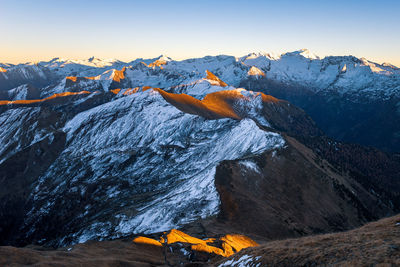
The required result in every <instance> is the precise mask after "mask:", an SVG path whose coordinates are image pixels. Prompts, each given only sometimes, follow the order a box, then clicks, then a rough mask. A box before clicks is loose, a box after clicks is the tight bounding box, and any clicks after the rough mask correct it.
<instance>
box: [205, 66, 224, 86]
mask: <svg viewBox="0 0 400 267" xmlns="http://www.w3.org/2000/svg"><path fill="white" fill-rule="evenodd" d="M206 73H207V77H206V80H208V81H209V82H210V83H211V84H212V85H218V86H221V87H227V86H228V85H227V84H226V83H225V82H223V81H222V80H221V79H220V78H218V77H217V76H215V75H214V74H213V73H212V72H211V71H208V70H206Z"/></svg>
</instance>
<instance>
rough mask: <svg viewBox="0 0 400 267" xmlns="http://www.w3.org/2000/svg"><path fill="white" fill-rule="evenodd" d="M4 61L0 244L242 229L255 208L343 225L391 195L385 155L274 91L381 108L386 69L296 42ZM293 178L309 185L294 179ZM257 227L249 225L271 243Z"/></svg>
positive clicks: (318, 225)
mask: <svg viewBox="0 0 400 267" xmlns="http://www.w3.org/2000/svg"><path fill="white" fill-rule="evenodd" d="M1 68H2V72H0V79H3V80H0V82H1V81H6V80H7V81H8V82H7V83H3V84H2V85H3V87H2V89H1V91H0V96H1V97H2V99H0V125H1V127H2V131H1V133H0V203H2V204H1V205H0V214H2V216H3V217H7V218H8V219H7V220H3V221H2V222H1V223H0V242H1V243H2V244H3V243H4V244H17V245H22V244H27V243H38V244H45V245H51V246H55V247H59V246H64V245H68V244H75V243H79V242H85V241H87V240H92V239H100V240H102V239H115V238H119V237H125V236H129V235H131V234H135V233H146V234H151V233H156V232H161V231H165V230H169V229H171V228H176V227H186V226H187V225H196V224H197V223H199V222H201V223H203V222H210V220H211V224H214V223H215V224H217V223H220V224H223V227H222V228H224V227H227V229H231V230H233V229H234V230H235V231H239V232H240V231H241V230H240V229H241V225H245V224H248V218H255V217H257V216H258V215H257V214H260V216H262V218H263V223H264V224H265V222H264V219H266V218H270V219H269V222H268V223H267V224H268V226H269V227H271V228H275V229H279V231H278V232H279V233H280V234H282V235H283V236H285V237H291V236H295V235H297V234H298V233H317V232H318V231H331V230H335V229H348V228H351V227H354V226H357V225H359V224H361V223H363V222H366V221H368V220H371V219H374V218H379V217H382V216H384V215H385V214H392V213H393V212H395V211H396V209H397V206H396V205H397V204H396V203H400V200H399V198H398V195H396V194H395V193H394V191H396V190H397V188H400V186H399V185H398V182H397V180H395V179H394V178H393V177H397V176H396V175H398V173H400V172H397V170H399V168H400V167H399V164H398V162H397V161H396V160H397V159H396V158H395V156H391V155H386V154H384V153H382V152H376V151H375V150H374V151H373V152H371V150H369V149H365V148H362V147H361V148H360V147H358V146H350V145H346V144H342V143H340V142H336V141H333V140H331V139H329V138H328V137H325V136H324V135H323V133H322V131H321V130H319V129H318V127H317V126H316V125H315V123H314V122H313V120H312V119H311V118H310V117H309V116H308V115H307V114H306V113H305V112H304V111H303V110H301V109H300V108H297V107H296V106H294V105H292V104H291V103H289V102H287V101H284V100H280V99H278V98H276V97H274V96H272V95H279V94H283V96H288V97H291V96H293V95H294V96H296V97H297V98H296V99H298V100H299V103H303V104H304V103H306V104H309V103H310V102H306V101H305V100H304V99H309V101H311V102H315V100H316V99H323V100H324V99H327V98H329V99H331V98H333V97H334V96H335V97H337V96H338V95H339V96H340V97H343V99H344V100H345V101H349V100H348V97H349V96H353V97H355V96H356V95H362V97H358V98H357V99H356V100H355V101H354V103H364V102H365V103H367V104H370V103H371V101H372V100H371V99H373V101H381V102H382V105H383V106H385V105H387V102H385V101H388V100H387V99H388V97H389V98H390V99H391V101H398V100H397V99H398V98H397V97H398V95H397V92H398V91H397V90H398V87H396V84H397V81H398V75H399V73H398V69H396V68H395V67H393V66H389V65H378V64H375V63H372V62H369V61H366V60H364V59H356V58H354V57H329V58H324V59H321V58H319V57H318V56H315V55H314V54H312V53H311V52H309V51H307V50H301V51H297V52H292V53H286V54H283V55H271V54H261V53H259V54H251V55H248V56H245V57H242V58H235V57H231V56H216V57H204V58H200V59H188V60H183V61H174V60H172V59H171V58H168V57H166V56H161V57H158V58H155V59H137V60H134V61H132V62H129V63H124V62H121V61H118V60H100V59H96V58H90V59H88V60H82V61H74V60H62V59H53V60H51V61H49V62H40V63H38V64H37V65H30V64H24V65H17V66H11V65H6V64H3V65H2V67H1ZM0 84H1V83H0ZM239 85H241V86H242V87H244V88H239ZM299 85H301V86H299ZM383 85H384V86H389V88H388V89H387V90H386V88H385V89H382V87H379V86H383ZM368 86H369V87H368ZM249 88H251V89H253V91H251V90H247V89H249ZM357 88H358V89H357ZM263 92H264V93H263ZM372 92H373V93H372ZM265 93H269V94H265ZM270 94H271V95H270ZM284 98H285V97H284ZM393 99H394V100H393ZM300 100H301V101H303V100H304V102H301V101H300ZM344 100H343V101H344ZM321 101H322V100H321ZM321 103H324V102H321ZM340 103H341V102H340ZM395 103H397V102H395ZM300 106H301V105H300ZM351 107H352V108H354V107H357V106H356V105H355V104H354V105H352V106H351ZM319 109H320V110H323V109H322V108H319ZM349 112H350V111H349ZM352 112H355V111H352ZM330 119H331V120H332V121H335V122H337V118H330ZM394 121H395V120H394ZM336 124H338V123H336ZM359 125H360V124H358V126H359ZM345 126H346V127H348V126H347V125H345ZM343 127H344V126H343ZM348 128H349V129H350V130H351V131H355V130H354V128H351V127H348ZM396 129H397V128H395V127H392V128H390V131H388V132H390V133H392V134H393V133H396ZM372 133H374V132H372ZM375 134H376V132H375ZM353 154H354V155H358V156H359V157H357V158H353V157H352V155H353ZM345 157H348V160H347V161H346V162H351V164H350V166H347V165H346V166H344V167H343V166H342V165H343V164H342V162H341V161H340V160H341V159H342V158H345ZM361 158H362V159H366V160H365V161H361V162H360V161H359V160H360V159H361ZM365 162H375V164H374V165H373V166H370V165H368V164H367V165H365V164H364V163H365ZM341 164H342V165H341ZM385 164H386V165H385ZM383 165H385V166H387V168H386V169H385V168H382V166H383ZM342 168H343V169H342ZM383 169H384V170H383ZM343 173H346V175H344V174H343ZM248 177H252V179H253V180H248ZM321 177H322V178H321ZM372 177H379V182H376V181H374V179H373V178H372ZM297 180H301V181H302V182H304V184H311V185H312V186H310V187H309V186H304V187H303V186H293V187H292V186H291V185H293V184H294V185H296V183H297V182H296V181H297ZM242 181H247V182H246V183H244V184H243V182H242ZM253 182H254V183H255V184H256V185H258V186H254V188H251V186H252V185H253ZM282 184H286V185H287V186H285V187H283V188H282ZM270 185H273V187H274V188H280V189H279V190H278V191H274V190H270ZM1 188H2V189H1ZM6 189H7V190H6ZM260 190H261V191H260ZM10 192H12V193H10ZM282 192H284V194H283V193H282ZM318 192H329V193H325V194H324V196H323V197H322V196H320V195H319V194H320V193H318ZM282 195H285V196H286V195H287V196H288V197H284V198H283V200H282V199H280V198H281V197H282ZM306 195H307V196H310V199H303V196H306ZM264 196H270V197H271V199H269V198H265V197H264ZM278 196H279V197H278ZM272 197H273V199H272ZM277 199H280V200H279V201H278V200H277ZM298 199H301V205H300V204H299V205H298V206H297V205H294V206H295V207H294V206H293V207H292V206H291V208H287V207H286V206H287V205H289V203H292V202H296V201H297V200H298ZM317 200H321V201H323V203H325V204H326V205H322V206H316V205H315V203H316V202H318V201H317ZM249 203H251V204H249ZM266 203H268V205H269V207H271V209H269V208H268V209H266V208H262V207H265V206H268V205H267V204H266ZM296 203H297V202H296ZM299 203H300V202H299ZM393 203H395V204H393ZM250 206H254V207H257V209H261V210H268V212H260V211H258V212H256V211H254V213H253V212H251V211H246V210H247V209H248V207H250ZM303 206H304V210H302V207H303ZM285 207H286V208H285ZM327 207H329V208H327ZM284 210H286V211H287V212H289V211H290V214H287V212H284ZM277 211H280V212H277ZM243 214H246V215H245V216H244V215H243ZM271 214H274V216H273V217H270V216H271ZM338 214H340V216H342V217H340V216H339V215H338ZM246 217H248V218H246ZM306 217H312V218H316V219H315V221H313V222H310V221H307V220H304V218H306ZM339 217H340V218H339ZM216 218H218V220H217V219H216ZM213 220H217V221H213ZM260 225H261V224H259V223H258V222H257V223H256V222H255V223H254V227H248V229H251V234H254V235H260V236H264V237H268V238H271V232H270V231H264V230H262V229H263V227H261V226H260ZM277 225H280V226H277ZM207 227H211V226H207ZM210 229H213V228H212V227H211V228H210ZM238 229H239V230H238ZM320 229H323V230H320Z"/></svg>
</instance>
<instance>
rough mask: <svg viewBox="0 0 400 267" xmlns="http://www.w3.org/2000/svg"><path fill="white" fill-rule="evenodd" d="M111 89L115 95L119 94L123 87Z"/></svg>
mask: <svg viewBox="0 0 400 267" xmlns="http://www.w3.org/2000/svg"><path fill="white" fill-rule="evenodd" d="M110 91H111V93H113V94H115V95H118V93H119V92H120V91H121V88H117V89H112V90H110Z"/></svg>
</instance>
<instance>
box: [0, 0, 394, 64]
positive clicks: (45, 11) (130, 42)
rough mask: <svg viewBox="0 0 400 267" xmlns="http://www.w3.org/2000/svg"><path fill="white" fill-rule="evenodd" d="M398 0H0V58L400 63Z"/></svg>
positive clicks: (7, 60)
mask: <svg viewBox="0 0 400 267" xmlns="http://www.w3.org/2000/svg"><path fill="white" fill-rule="evenodd" d="M399 11H400V1H395V0H382V1H372V0H371V1H370V0H364V1H359V0H357V1H356V0H347V1H344V0H339V1H335V2H332V1H316V0H308V1H290V0H282V1H279V3H277V1H267V0H264V1H261V0H254V1H252V2H251V3H250V4H249V2H248V1H242V0H238V1H233V0H232V1H226V0H220V1H215V0H214V1H209V0H202V1H179V0H171V1H166V0H165V1H160V0H153V1H147V2H146V3H145V2H143V1H134V0H133V1H128V0H116V1H105V0H97V1H94V0H92V1H78V0H69V1H67V0H57V1H50V0H36V1H28V0H18V1H15V0H0V18H2V19H1V23H2V26H1V27H0V36H1V39H0V62H1V63H12V64H17V63H24V62H38V61H48V60H51V59H52V58H55V57H60V58H66V59H77V60H80V59H87V58H90V57H92V56H94V57H96V58H102V59H107V58H114V59H119V60H122V61H125V62H129V61H131V60H134V59H136V58H155V57H158V56H159V55H161V54H163V55H167V56H169V57H171V58H172V59H174V60H183V59H186V58H195V57H204V56H207V55H213V56H215V55H222V54H224V55H232V56H237V57H239V56H244V55H247V54H249V53H252V52H256V53H257V52H267V53H275V54H282V53H286V52H291V51H296V50H299V49H302V48H307V49H309V50H310V51H311V52H313V53H314V54H316V55H318V56H320V57H321V58H323V57H325V56H331V55H332V56H346V55H353V56H356V57H359V58H361V57H365V58H366V59H368V60H370V61H373V62H376V63H384V62H386V63H390V64H393V65H396V66H400V49H399V47H400V31H399V30H398V25H400V18H399V16H398V12H399Z"/></svg>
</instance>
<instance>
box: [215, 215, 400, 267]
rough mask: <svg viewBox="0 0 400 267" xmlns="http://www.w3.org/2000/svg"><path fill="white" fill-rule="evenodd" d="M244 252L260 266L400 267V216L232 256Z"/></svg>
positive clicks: (272, 244)
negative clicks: (349, 229)
mask: <svg viewBox="0 0 400 267" xmlns="http://www.w3.org/2000/svg"><path fill="white" fill-rule="evenodd" d="M243 255H251V256H253V257H258V256H260V257H261V258H259V259H258V260H256V261H254V263H256V262H257V263H260V266H400V215H396V216H393V217H390V218H385V219H382V220H379V221H377V222H373V223H369V224H367V225H365V226H363V227H361V228H357V229H355V230H352V231H348V232H341V233H334V234H325V235H316V236H308V237H303V238H298V239H287V240H279V241H273V242H269V243H266V244H264V245H261V246H259V247H254V248H248V249H245V250H243V251H241V252H239V253H238V254H236V255H235V256H232V257H233V258H235V259H239V258H240V257H241V256H243ZM230 259H231V258H230ZM227 260H229V259H227ZM223 261H225V260H223ZM220 263H222V262H218V264H220ZM218 264H216V265H218Z"/></svg>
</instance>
